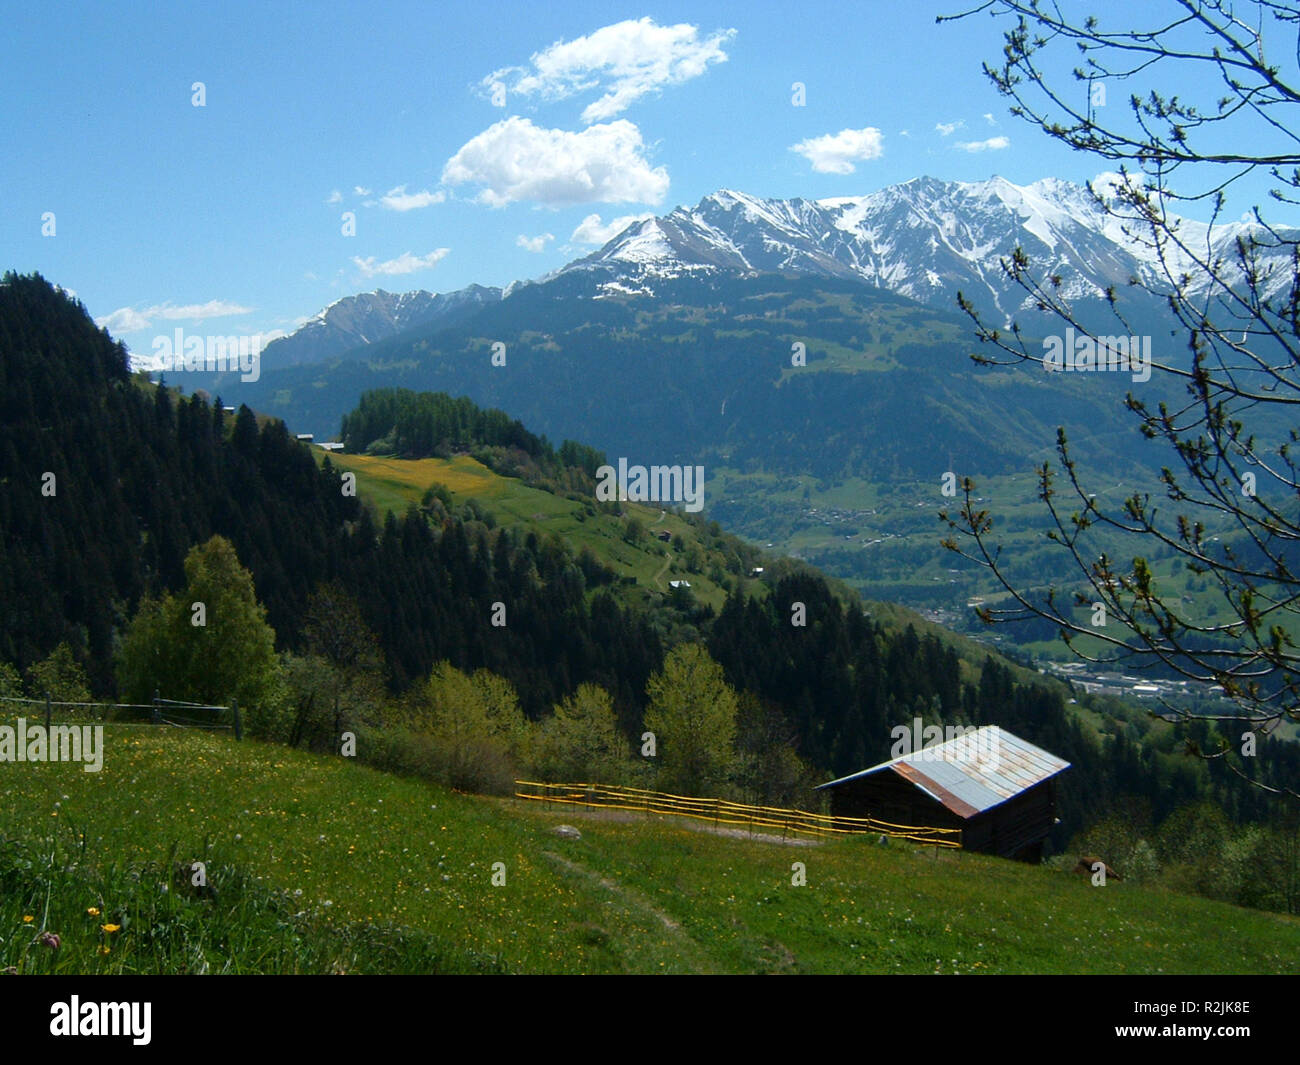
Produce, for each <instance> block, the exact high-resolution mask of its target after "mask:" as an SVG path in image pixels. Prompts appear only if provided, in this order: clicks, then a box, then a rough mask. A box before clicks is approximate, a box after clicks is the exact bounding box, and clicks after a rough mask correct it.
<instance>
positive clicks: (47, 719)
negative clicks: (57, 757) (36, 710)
mask: <svg viewBox="0 0 1300 1065" xmlns="http://www.w3.org/2000/svg"><path fill="white" fill-rule="evenodd" d="M49 734H50V693H49V692H46V693H45V735H46V736H47V737H48V736H49Z"/></svg>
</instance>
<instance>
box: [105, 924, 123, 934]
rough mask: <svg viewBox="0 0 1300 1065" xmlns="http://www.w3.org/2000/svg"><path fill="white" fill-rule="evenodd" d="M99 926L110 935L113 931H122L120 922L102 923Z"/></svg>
mask: <svg viewBox="0 0 1300 1065" xmlns="http://www.w3.org/2000/svg"><path fill="white" fill-rule="evenodd" d="M99 927H100V928H102V929H103V930H104V931H105V932H108V933H109V934H110V935H111V934H112V933H113V932H120V931H122V926H121V925H120V924H102V925H100V926H99Z"/></svg>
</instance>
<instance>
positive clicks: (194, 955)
mask: <svg viewBox="0 0 1300 1065" xmlns="http://www.w3.org/2000/svg"><path fill="white" fill-rule="evenodd" d="M105 741H106V751H105V757H104V767H103V770H102V771H101V772H99V773H87V772H85V771H84V770H83V768H82V767H81V766H80V765H79V764H42V765H30V764H12V763H10V764H5V765H3V766H0V968H6V967H10V966H12V967H14V968H15V969H16V970H18V971H20V972H49V971H57V972H67V973H106V972H107V973H117V972H123V973H130V972H164V973H166V972H213V973H217V972H323V973H327V972H513V973H594V972H790V973H794V972H810V973H836V972H863V973H887V972H899V973H934V972H941V973H1051V972H1072V973H1295V972H1298V971H1300V921H1297V920H1295V919H1293V918H1287V917H1283V916H1280V915H1276V914H1270V913H1262V912H1257V911H1252V910H1246V909H1239V908H1236V907H1233V906H1228V905H1224V904H1221V903H1217V902H1212V901H1208V900H1205V899H1201V898H1194V897H1189V896H1182V895H1177V894H1171V893H1169V892H1166V891H1163V890H1158V889H1148V888H1142V887H1137V886H1135V885H1132V884H1128V883H1117V882H1113V881H1112V882H1111V883H1110V884H1108V885H1107V886H1106V887H1104V888H1094V887H1092V886H1091V885H1090V883H1089V881H1088V880H1087V878H1084V877H1079V876H1075V875H1073V874H1071V873H1069V872H1066V871H1063V870H1060V869H1055V868H1052V867H1050V866H1038V867H1033V866H1028V865H1021V864H1017V863H1013V862H1008V861H1002V860H998V859H995V858H988V857H984V856H980V855H973V854H955V853H941V854H936V853H935V852H934V851H933V850H930V849H925V848H919V847H916V846H913V845H899V844H893V845H890V846H878V845H876V843H875V842H874V840H871V839H842V840H838V841H835V842H830V843H824V844H819V843H814V842H801V843H795V844H789V843H782V842H780V841H769V840H760V839H749V838H744V837H741V838H733V837H729V836H723V835H718V834H714V833H712V832H710V831H707V830H705V829H704V828H703V827H701V826H687V825H685V824H682V823H680V822H673V821H668V820H650V821H647V820H644V819H642V818H640V817H639V816H631V817H630V818H629V819H628V820H613V819H610V818H608V817H603V816H595V815H593V814H590V813H588V812H587V811H583V810H580V809H573V808H553V809H545V808H541V807H540V806H539V805H538V804H532V803H525V802H524V801H522V800H513V799H489V798H481V797H474V796H469V795H463V794H457V793H454V792H450V791H447V790H445V789H443V788H440V787H437V786H434V785H431V784H428V783H425V782H422V781H417V780H411V779H402V778H398V777H394V776H390V775H386V774H384V773H380V772H377V771H374V770H371V769H368V768H365V767H363V766H360V765H357V764H355V763H353V762H351V761H350V760H348V759H346V758H343V757H337V756H333V757H332V756H320V755H312V754H308V753H304V752H301V751H296V750H291V749H287V748H282V747H278V746H273V745H267V744H262V743H258V742H254V741H245V742H243V743H238V742H235V741H234V740H233V739H232V738H231V737H230V736H229V735H226V734H214V733H206V732H200V731H181V730H176V729H164V728H161V727H150V726H130V725H114V724H110V725H108V726H106V734H105ZM561 823H569V824H573V825H575V826H577V827H578V828H579V829H580V831H581V833H582V838H581V839H576V840H574V839H566V838H561V837H559V836H557V835H556V834H555V833H554V831H553V829H554V827H555V826H557V825H559V824H561ZM195 862H202V863H204V868H203V870H202V871H203V872H204V874H205V875H204V877H203V878H202V879H203V880H204V881H205V883H203V884H200V885H197V886H196V885H195V883H194V880H195V878H196V876H197V872H198V870H196V868H195V866H194V863H195ZM795 863H802V866H803V869H802V876H803V877H804V878H806V883H804V884H802V885H799V884H796V883H795V881H797V880H799V879H800V870H799V869H798V867H797V866H796V864H795ZM494 880H495V881H496V883H494ZM44 933H53V934H55V935H57V936H58V940H59V944H58V948H57V949H54V948H53V946H52V945H49V940H48V938H47V941H46V943H42V942H41V936H42V935H43V934H44Z"/></svg>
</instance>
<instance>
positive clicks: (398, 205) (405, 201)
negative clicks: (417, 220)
mask: <svg viewBox="0 0 1300 1065" xmlns="http://www.w3.org/2000/svg"><path fill="white" fill-rule="evenodd" d="M446 198H447V194H446V193H445V192H443V191H442V190H441V189H439V190H438V191H437V192H427V191H422V192H407V191H406V186H405V185H398V186H397V188H395V189H389V190H388V191H387V192H385V193H384V194H383V195H382V196H381V197H379V205H380V206H381V207H387V208H388V209H389V210H390V211H414V210H416V208H419V207H429V206H431V205H432V204H435V203H442V201H443V200H445V199H446Z"/></svg>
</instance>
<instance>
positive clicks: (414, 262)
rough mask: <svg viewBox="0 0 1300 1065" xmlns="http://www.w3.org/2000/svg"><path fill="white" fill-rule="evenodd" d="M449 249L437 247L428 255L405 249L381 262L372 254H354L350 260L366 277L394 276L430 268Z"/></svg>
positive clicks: (438, 261) (442, 257) (445, 255)
mask: <svg viewBox="0 0 1300 1065" xmlns="http://www.w3.org/2000/svg"><path fill="white" fill-rule="evenodd" d="M450 251H451V249H450V248H438V249H437V250H435V251H431V252H429V254H428V255H412V254H411V253H410V252H409V251H407V252H403V253H402V254H401V255H399V256H398V257H397V258H396V259H388V260H385V261H384V262H382V263H381V262H376V261H375V257H374V256H373V255H371V256H370V257H369V258H366V259H362V258H359V257H358V256H355V255H354V256H353V257H352V262H353V263H354V264H355V265H356V268H357V269H358V270H360V271H361V272H362V273H363V274H364V275H365V276H366V277H375V276H381V277H394V276H397V275H399V274H413V273H415V272H416V271H418V270H432V269H433V268H434V267H435V266H437V265H438V264H439V263H440V262H442V260H443V259H445V258H446V257H447V254H448V252H450Z"/></svg>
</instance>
